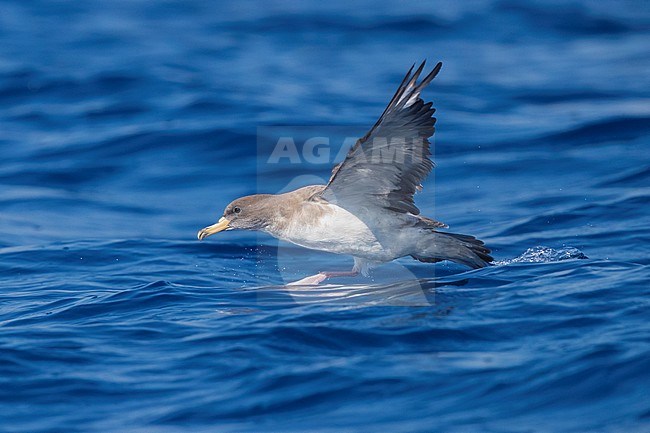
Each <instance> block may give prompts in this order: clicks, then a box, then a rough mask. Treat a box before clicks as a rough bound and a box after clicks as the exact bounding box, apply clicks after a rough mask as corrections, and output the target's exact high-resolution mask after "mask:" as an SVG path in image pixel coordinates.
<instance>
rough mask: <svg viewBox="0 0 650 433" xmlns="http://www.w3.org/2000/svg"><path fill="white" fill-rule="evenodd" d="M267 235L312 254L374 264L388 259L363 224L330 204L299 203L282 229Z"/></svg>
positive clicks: (384, 251) (348, 213)
mask: <svg viewBox="0 0 650 433" xmlns="http://www.w3.org/2000/svg"><path fill="white" fill-rule="evenodd" d="M271 234H273V235H274V236H276V237H278V238H280V239H283V240H286V241H289V242H292V243H294V244H296V245H300V246H303V247H306V248H311V249H315V250H321V251H328V252H332V253H338V254H349V255H352V256H356V257H369V258H373V259H375V260H391V259H392V257H391V258H388V256H389V255H390V254H389V253H388V251H386V248H384V247H383V246H382V245H381V244H380V242H379V241H378V240H377V237H376V236H375V234H374V233H373V231H372V230H371V229H370V228H369V227H368V226H367V225H366V223H364V222H363V221H362V220H360V219H359V218H358V217H356V216H355V215H354V214H352V213H350V212H348V211H347V210H345V209H343V208H341V207H339V206H336V205H333V204H331V203H315V202H305V203H303V205H302V206H301V208H300V210H299V211H298V212H296V213H295V214H293V215H292V216H291V217H290V218H288V219H287V220H286V222H285V224H284V227H283V228H281V229H280V230H278V231H277V232H276V233H273V232H271Z"/></svg>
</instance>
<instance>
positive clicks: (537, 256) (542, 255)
mask: <svg viewBox="0 0 650 433" xmlns="http://www.w3.org/2000/svg"><path fill="white" fill-rule="evenodd" d="M588 258H589V257H587V256H586V255H585V254H584V253H583V252H582V251H580V250H579V249H577V248H574V247H564V248H560V249H557V250H556V249H555V248H550V247H544V246H538V247H533V248H528V249H527V250H526V251H524V253H523V254H521V255H520V256H518V257H515V258H514V259H509V260H501V261H498V262H495V264H496V265H509V264H511V263H550V262H559V261H562V260H572V259H588Z"/></svg>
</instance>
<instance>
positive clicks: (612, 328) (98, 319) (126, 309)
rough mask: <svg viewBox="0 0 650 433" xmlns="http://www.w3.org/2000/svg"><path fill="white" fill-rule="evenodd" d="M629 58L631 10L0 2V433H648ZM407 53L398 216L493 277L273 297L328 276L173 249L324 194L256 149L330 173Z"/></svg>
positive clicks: (230, 252) (638, 148) (640, 155)
mask: <svg viewBox="0 0 650 433" xmlns="http://www.w3.org/2000/svg"><path fill="white" fill-rule="evenodd" d="M649 41H650V8H649V7H648V3H647V2H643V1H613V0H612V1H605V0H602V1H595V0H594V1H589V0H572V1H539V0H537V1H526V2H523V1H522V2H519V1H514V0H505V1H496V0H494V1H492V0H472V1H463V2H421V3H420V2H418V3H413V4H411V3H403V4H402V3H400V4H399V5H398V4H396V3H394V2H389V1H379V2H377V1H374V2H360V3H359V2H348V1H338V0H333V1H328V2H321V1H311V0H310V1H303V2H293V1H272V2H252V1H241V2H232V3H228V4H226V3H225V2H208V1H205V2H199V1H183V2H172V1H155V2H154V1H121V0H117V1H112V2H101V1H83V2H65V1H44V0H35V1H30V2H25V1H18V0H13V1H12V0H5V1H3V2H2V4H0V152H1V155H2V158H1V159H0V271H1V272H0V431H2V432H31V433H36V432H190V431H191V432H216V431H218V432H230V431H232V432H244V431H245V432H259V431H295V432H342V431H345V432H353V431H354V432H377V431H396V432H433V431H436V432H510V433H512V432H586V431H589V432H646V431H650V392H649V389H650V324H649V322H650V320H649V319H650V297H649V296H650V284H649V283H650V273H649V272H648V266H649V265H650V259H649V252H650V249H649V241H650V224H649V217H650V206H649V205H650V189H649V186H650V185H649V184H650V147H649V145H650V134H649V133H650V74H649V73H648V72H649V71H650V55H649V53H650V43H649ZM424 58H428V59H429V61H430V64H431V65H433V64H435V62H436V61H438V60H441V61H443V63H444V66H443V69H442V72H441V73H440V75H439V76H438V78H436V80H435V81H434V82H433V83H432V85H431V86H430V87H429V88H428V89H427V91H426V92H425V96H426V97H427V98H430V99H433V100H434V101H435V105H436V107H437V108H438V112H437V117H438V124H437V132H436V139H435V149H434V157H435V160H436V163H437V168H436V169H435V170H434V174H433V175H432V176H431V177H430V178H429V180H428V181H427V183H426V184H425V189H424V191H423V192H422V193H420V194H418V196H417V198H416V199H417V200H416V201H417V203H418V205H419V207H420V208H421V209H422V211H423V213H424V214H425V215H430V216H434V217H436V218H437V219H440V220H442V221H444V222H446V223H448V224H449V225H450V226H451V230H453V231H455V232H459V233H467V234H473V235H476V236H477V237H479V238H481V239H483V240H484V241H485V242H486V243H487V245H488V246H490V247H491V248H492V249H493V255H494V256H495V258H496V260H497V263H496V265H495V266H492V267H489V268H485V269H480V270H473V271H468V270H466V269H464V268H462V267H460V266H456V265H453V264H448V263H442V264H436V265H432V264H422V263H418V262H415V261H413V260H410V259H408V260H407V259H403V260H399V261H397V262H396V263H394V264H389V265H387V266H385V267H383V268H380V269H378V270H377V272H375V273H374V274H373V276H372V278H358V279H344V280H332V281H330V282H328V283H327V284H325V285H322V286H319V287H314V288H305V287H294V288H292V289H291V288H288V287H287V286H285V283H286V282H287V281H291V280H292V279H298V278H301V277H303V276H306V275H310V274H313V273H315V272H318V271H320V270H323V269H325V270H330V269H346V268H348V267H349V266H351V260H350V259H349V258H346V257H338V256H333V255H329V254H325V253H319V252H312V251H308V250H304V249H300V248H298V247H292V246H290V245H286V244H278V242H277V241H275V240H274V239H272V238H270V237H266V236H264V235H257V234H252V233H245V232H228V233H222V234H220V235H218V236H215V237H212V238H209V239H208V240H207V241H204V242H202V243H200V242H198V241H197V240H196V238H195V236H196V231H197V230H198V229H200V228H201V227H203V226H206V225H208V224H211V223H213V222H214V221H215V220H216V219H217V218H218V216H219V215H220V214H221V212H222V209H223V207H224V206H225V205H226V204H227V203H228V202H229V201H230V200H232V199H234V198H236V197H238V196H241V195H245V194H251V193H256V192H269V193H275V192H279V191H283V190H286V189H287V188H290V187H294V186H300V185H304V184H308V183H312V182H313V181H314V179H316V181H317V182H322V181H323V180H324V179H326V178H327V177H328V174H329V169H330V167H331V164H332V162H333V161H330V160H328V161H325V162H323V161H321V162H319V163H307V162H305V161H302V163H301V164H292V163H290V162H286V161H285V162H284V163H282V164H269V163H268V158H269V155H270V153H271V152H272V150H273V148H272V146H269V145H267V144H265V143H267V141H268V140H265V139H261V136H263V135H265V134H264V131H266V132H269V134H271V135H273V133H274V131H276V132H277V131H283V133H284V132H286V131H293V132H295V133H296V134H298V133H299V134H302V135H313V136H319V134H323V131H325V132H324V133H325V134H330V132H331V131H333V130H336V131H338V133H337V134H338V135H337V137H338V138H337V140H333V141H332V144H331V146H330V147H329V148H328V149H329V150H330V151H331V155H330V156H331V158H330V159H332V160H333V159H334V156H335V154H336V153H338V151H339V148H340V147H341V143H340V142H339V141H338V140H339V139H340V138H341V136H342V135H345V134H348V131H349V133H350V134H354V133H356V134H357V136H361V135H363V134H364V133H365V132H366V130H367V129H368V128H369V127H370V126H371V125H372V124H373V123H374V122H375V120H376V119H377V117H378V116H379V114H380V113H381V111H382V110H383V108H384V106H385V105H386V103H387V102H388V100H389V99H390V97H391V96H392V93H393V92H394V90H395V88H396V86H397V84H398V83H399V81H400V79H401V78H402V76H403V74H404V73H405V72H406V70H407V69H408V67H410V66H411V64H413V63H415V62H419V61H420V60H422V59H424ZM278 125H282V126H278ZM341 128H342V129H341ZM341 131H346V132H345V133H343V132H341ZM335 135H336V134H335ZM262 138H263V137H262ZM267 138H268V137H267Z"/></svg>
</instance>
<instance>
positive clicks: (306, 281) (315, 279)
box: [287, 269, 359, 286]
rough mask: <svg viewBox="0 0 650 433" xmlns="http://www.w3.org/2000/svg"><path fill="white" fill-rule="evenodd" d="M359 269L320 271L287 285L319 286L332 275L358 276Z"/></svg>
mask: <svg viewBox="0 0 650 433" xmlns="http://www.w3.org/2000/svg"><path fill="white" fill-rule="evenodd" d="M357 275H359V271H357V270H356V269H352V270H351V271H328V272H319V273H317V274H316V275H312V276H310V277H305V278H303V279H302V280H298V281H294V282H293V283H289V284H287V286H317V285H318V284H320V283H322V282H323V281H325V280H326V279H328V278H332V277H356V276H357Z"/></svg>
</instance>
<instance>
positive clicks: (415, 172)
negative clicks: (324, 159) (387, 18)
mask: <svg viewBox="0 0 650 433" xmlns="http://www.w3.org/2000/svg"><path fill="white" fill-rule="evenodd" d="M413 66H415V65H413ZM441 67H442V63H438V64H437V65H436V66H435V67H434V68H433V70H432V71H431V72H430V73H429V74H428V75H427V76H426V77H424V78H423V79H422V81H420V82H419V83H418V78H419V76H420V74H421V73H422V70H423V69H424V62H423V63H422V64H421V65H420V67H419V68H418V69H417V70H416V71H415V72H414V73H413V67H411V69H410V70H409V71H408V73H407V74H406V77H404V80H402V83H401V84H400V86H399V88H398V89H397V92H396V93H395V96H393V99H391V101H390V103H389V104H388V106H387V107H386V109H385V110H384V112H383V114H382V115H381V117H380V118H379V120H378V121H377V123H375V125H374V126H373V127H372V129H370V131H368V133H367V134H366V135H364V136H363V137H362V138H360V139H359V140H357V142H356V143H355V145H354V146H353V147H352V148H351V149H350V151H349V152H348V154H347V156H346V157H345V160H344V161H343V162H342V163H340V164H339V165H337V166H335V167H334V169H333V170H332V176H331V178H330V180H329V182H328V184H327V186H326V188H325V189H324V190H323V191H322V192H321V193H320V197H321V198H323V199H325V200H327V201H328V202H330V203H335V204H337V205H339V206H341V207H343V208H346V209H358V208H360V207H366V208H368V207H382V208H387V209H391V210H393V211H397V212H403V213H406V212H409V213H412V214H414V215H417V214H419V213H420V210H419V209H418V208H417V207H416V206H415V203H414V202H413V194H415V191H416V190H417V189H419V188H420V183H421V182H422V181H423V180H424V178H425V177H426V176H427V175H428V174H429V172H430V171H431V169H432V168H433V162H432V161H431V159H430V158H429V157H430V156H431V151H430V149H429V137H431V136H432V135H433V133H434V131H435V128H434V125H435V123H436V118H435V117H433V113H434V112H435V111H436V110H435V108H433V107H432V105H433V103H431V102H427V103H425V102H424V101H423V100H422V99H421V98H420V92H421V91H422V90H423V89H424V88H425V87H426V86H427V85H428V84H429V83H430V82H431V80H433V79H434V78H435V77H436V75H437V74H438V72H439V71H440V68H441Z"/></svg>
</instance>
